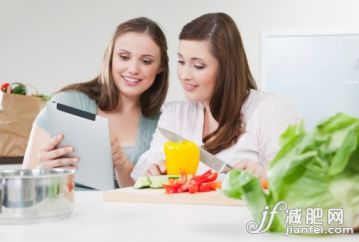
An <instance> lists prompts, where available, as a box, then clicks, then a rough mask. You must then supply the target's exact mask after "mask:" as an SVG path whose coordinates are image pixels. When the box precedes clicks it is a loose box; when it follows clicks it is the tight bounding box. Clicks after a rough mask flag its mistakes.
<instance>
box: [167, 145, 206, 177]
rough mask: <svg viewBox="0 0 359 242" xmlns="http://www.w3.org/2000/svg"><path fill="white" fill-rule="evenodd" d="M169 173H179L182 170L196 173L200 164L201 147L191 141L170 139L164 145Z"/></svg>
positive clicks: (187, 172)
mask: <svg viewBox="0 0 359 242" xmlns="http://www.w3.org/2000/svg"><path fill="white" fill-rule="evenodd" d="M164 150H165V155H166V167H167V174H169V175H179V174H180V173H181V172H182V171H184V172H186V174H192V175H194V174H195V173H196V171H197V168H198V164H199V148H198V146H197V145H196V144H195V143H193V142H191V141H187V140H186V141H179V142H173V141H168V142H167V143H165V145H164Z"/></svg>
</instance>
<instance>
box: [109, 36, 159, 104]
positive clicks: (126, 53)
mask: <svg viewBox="0 0 359 242" xmlns="http://www.w3.org/2000/svg"><path fill="white" fill-rule="evenodd" d="M160 66H161V55H160V48H159V47H158V46H157V45H156V43H155V42H154V41H153V40H152V38H151V37H150V36H149V35H148V34H146V33H136V32H128V33H126V34H123V35H120V36H119V37H118V38H117V40H116V42H115V46H114V50H113V56H112V76H113V79H114V82H115V85H116V86H117V88H118V89H119V91H120V94H121V95H125V96H128V97H140V96H141V94H142V93H144V92H145V91H146V90H147V89H148V88H150V87H151V85H152V84H153V83H154V81H155V78H156V75H157V74H158V73H160Z"/></svg>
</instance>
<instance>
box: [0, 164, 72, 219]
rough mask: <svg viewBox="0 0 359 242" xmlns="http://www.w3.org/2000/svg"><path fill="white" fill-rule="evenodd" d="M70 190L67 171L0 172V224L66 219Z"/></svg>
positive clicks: (69, 205) (68, 172)
mask: <svg viewBox="0 0 359 242" xmlns="http://www.w3.org/2000/svg"><path fill="white" fill-rule="evenodd" d="M74 186H75V185H74V172H73V171H71V170H66V169H46V170H45V169H33V170H5V171H0V224H19V223H34V222H43V221H49V220H54V219H62V218H66V217H68V216H70V214H71V212H72V210H73V202H74V190H73V188H74Z"/></svg>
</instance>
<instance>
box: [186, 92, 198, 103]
mask: <svg viewBox="0 0 359 242" xmlns="http://www.w3.org/2000/svg"><path fill="white" fill-rule="evenodd" d="M185 97H186V99H187V100H188V101H194V102H200V101H201V99H200V98H199V97H198V96H197V95H191V94H189V93H185Z"/></svg>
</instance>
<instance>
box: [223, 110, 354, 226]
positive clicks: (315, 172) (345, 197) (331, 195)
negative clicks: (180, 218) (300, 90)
mask: <svg viewBox="0 0 359 242" xmlns="http://www.w3.org/2000/svg"><path fill="white" fill-rule="evenodd" d="M280 144H281V149H280V150H279V152H278V153H277V155H276V157H275V158H274V159H273V160H272V161H271V162H270V165H269V171H268V176H269V191H268V192H264V191H263V190H262V188H261V186H260V184H259V181H257V179H256V178H255V177H253V176H252V175H250V174H248V173H246V172H240V171H236V170H233V171H231V172H229V174H228V175H227V177H226V180H225V182H224V186H223V188H224V192H225V193H226V194H227V195H228V196H230V197H236V198H243V199H244V200H245V201H246V203H247V206H248V207H249V209H250V211H251V213H252V215H253V216H254V218H255V220H256V221H257V223H259V222H260V220H261V218H262V214H261V212H262V211H263V210H264V208H265V207H266V206H268V207H269V208H273V207H274V205H275V204H276V203H278V202H280V201H285V202H286V203H287V205H288V208H298V209H302V210H303V211H305V210H306V209H307V208H321V209H323V218H322V220H321V221H322V222H323V227H324V232H325V231H326V229H327V228H328V227H329V226H331V227H339V226H343V227H354V226H355V225H356V226H357V225H358V224H355V223H358V221H356V220H358V218H359V119H358V118H355V117H351V116H349V115H346V114H344V113H338V114H337V115H335V116H333V117H330V118H328V119H327V120H325V121H323V122H321V123H320V124H318V125H317V126H316V127H315V129H314V130H313V132H310V133H308V132H305V129H304V125H303V123H300V124H297V125H293V126H290V127H288V129H287V130H286V131H285V132H284V133H283V134H282V136H281V138H280ZM331 208H342V209H344V223H343V224H342V225H339V224H331V225H329V224H328V223H327V211H328V209H331ZM303 217H304V216H303ZM302 219H304V218H302ZM303 222H304V221H303ZM303 224H304V223H303ZM285 226H286V224H285V215H284V214H276V215H275V220H274V222H273V223H272V224H271V227H270V231H283V230H284V228H285Z"/></svg>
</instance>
